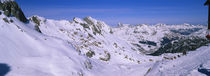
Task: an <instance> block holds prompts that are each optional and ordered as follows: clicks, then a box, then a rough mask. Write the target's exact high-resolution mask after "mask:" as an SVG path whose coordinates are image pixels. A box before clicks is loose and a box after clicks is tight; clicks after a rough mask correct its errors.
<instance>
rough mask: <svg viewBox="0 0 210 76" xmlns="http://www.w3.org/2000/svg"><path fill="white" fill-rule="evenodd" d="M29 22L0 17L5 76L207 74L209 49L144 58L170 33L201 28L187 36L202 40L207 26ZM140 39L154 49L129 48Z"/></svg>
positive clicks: (35, 18)
mask: <svg viewBox="0 0 210 76" xmlns="http://www.w3.org/2000/svg"><path fill="white" fill-rule="evenodd" d="M29 20H30V21H29V22H28V23H22V22H20V21H19V20H17V19H16V18H14V17H6V16H5V15H3V14H1V15H0V64H7V65H9V66H10V71H9V72H8V73H7V74H6V76H206V75H207V74H204V73H203V72H200V71H199V69H210V45H207V46H203V47H201V48H199V49H197V50H196V51H192V52H188V54H187V55H182V54H181V53H174V54H171V53H169V54H163V55H161V56H149V55H146V54H145V53H150V52H153V51H155V50H157V49H158V48H159V47H160V46H161V42H160V41H161V39H162V38H163V37H164V36H166V35H167V36H169V37H173V36H175V35H177V36H181V35H180V34H176V33H173V32H170V31H169V30H172V29H180V28H181V29H194V28H200V29H201V30H199V31H197V32H194V33H192V34H190V35H198V36H201V37H202V36H204V34H205V26H199V25H197V26H195V25H189V24H183V25H171V26H169V25H165V24H157V25H154V26H149V25H146V24H142V25H138V26H128V25H123V24H122V25H120V26H119V27H117V28H113V27H110V26H108V25H107V24H105V23H104V22H102V21H98V20H96V19H93V18H91V17H86V18H84V19H80V18H74V19H73V21H67V20H51V19H45V18H43V17H39V16H33V17H30V18H29ZM35 29H36V30H35ZM134 32H135V33H134ZM139 40H148V41H153V42H156V43H157V46H149V45H146V44H141V45H140V46H142V49H143V50H144V51H141V50H140V51H139V50H138V48H137V47H135V46H134V45H132V44H135V43H138V41H139ZM0 68H1V67H0ZM207 71H208V70H207ZM0 74H1V73H0Z"/></svg>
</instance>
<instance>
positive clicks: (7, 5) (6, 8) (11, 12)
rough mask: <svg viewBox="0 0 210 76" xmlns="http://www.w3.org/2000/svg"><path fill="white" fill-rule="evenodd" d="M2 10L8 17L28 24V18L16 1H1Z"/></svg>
mask: <svg viewBox="0 0 210 76" xmlns="http://www.w3.org/2000/svg"><path fill="white" fill-rule="evenodd" d="M0 10H2V13H3V14H4V15H6V16H7V17H16V18H17V19H19V20H20V21H22V22H27V18H26V17H25V15H24V13H23V12H22V10H21V8H20V7H19V6H18V4H17V3H16V2H15V1H14V0H1V2H0ZM0 12H1V11H0Z"/></svg>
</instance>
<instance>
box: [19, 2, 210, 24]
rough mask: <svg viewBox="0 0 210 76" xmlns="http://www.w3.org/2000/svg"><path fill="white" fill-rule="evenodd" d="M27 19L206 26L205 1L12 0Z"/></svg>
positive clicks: (206, 11)
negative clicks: (85, 19) (90, 18)
mask: <svg viewBox="0 0 210 76" xmlns="http://www.w3.org/2000/svg"><path fill="white" fill-rule="evenodd" d="M16 1H17V2H18V3H19V5H20V7H21V8H22V10H23V11H24V12H25V15H26V16H27V17H29V16H32V15H39V16H43V17H45V18H50V19H58V20H60V19H67V20H72V18H73V17H80V18H84V17H86V16H92V17H93V18H96V19H98V20H101V21H105V22H106V23H107V24H109V25H116V24H118V23H119V22H121V23H126V24H156V23H166V24H183V23H191V24H207V16H208V7H205V6H204V5H203V4H204V3H205V1H206V0H16Z"/></svg>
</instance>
